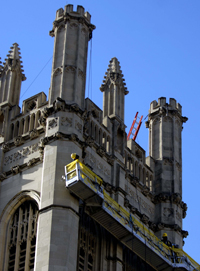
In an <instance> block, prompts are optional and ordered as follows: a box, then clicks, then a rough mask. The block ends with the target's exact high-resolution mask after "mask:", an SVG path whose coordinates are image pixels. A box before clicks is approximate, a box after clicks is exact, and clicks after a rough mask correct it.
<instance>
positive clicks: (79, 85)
mask: <svg viewBox="0 0 200 271" xmlns="http://www.w3.org/2000/svg"><path fill="white" fill-rule="evenodd" d="M90 19H91V16H90V14H89V13H88V12H85V11H84V8H83V7H81V6H78V7H77V12H73V5H67V6H66V7H65V10H63V9H59V10H58V11H57V13H56V19H55V21H54V23H53V29H52V31H50V35H51V36H52V37H55V40H54V53H53V65H52V75H51V87H50V91H49V103H50V104H52V103H53V102H54V101H55V100H56V98H57V97H60V98H62V99H63V100H65V101H66V102H67V103H71V104H72V103H76V104H78V105H79V106H80V107H81V108H82V109H84V101H85V81H86V64H87V51H88V41H89V40H90V39H91V38H92V31H93V30H94V29H95V26H94V25H92V24H91V23H90Z"/></svg>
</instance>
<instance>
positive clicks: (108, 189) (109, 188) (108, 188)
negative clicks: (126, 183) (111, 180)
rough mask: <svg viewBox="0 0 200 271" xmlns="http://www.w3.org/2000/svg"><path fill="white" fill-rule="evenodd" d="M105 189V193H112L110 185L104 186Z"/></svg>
mask: <svg viewBox="0 0 200 271" xmlns="http://www.w3.org/2000/svg"><path fill="white" fill-rule="evenodd" d="M105 189H106V191H107V192H109V193H112V191H113V187H112V185H110V184H108V183H107V184H106V185H105Z"/></svg>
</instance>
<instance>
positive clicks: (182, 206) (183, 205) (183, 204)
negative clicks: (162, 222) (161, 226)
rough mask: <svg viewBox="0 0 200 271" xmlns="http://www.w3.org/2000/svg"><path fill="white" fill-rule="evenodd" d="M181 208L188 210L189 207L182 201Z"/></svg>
mask: <svg viewBox="0 0 200 271" xmlns="http://www.w3.org/2000/svg"><path fill="white" fill-rule="evenodd" d="M181 208H182V209H183V210H184V211H187V209H188V207H187V204H186V203H185V202H183V201H182V202H181Z"/></svg>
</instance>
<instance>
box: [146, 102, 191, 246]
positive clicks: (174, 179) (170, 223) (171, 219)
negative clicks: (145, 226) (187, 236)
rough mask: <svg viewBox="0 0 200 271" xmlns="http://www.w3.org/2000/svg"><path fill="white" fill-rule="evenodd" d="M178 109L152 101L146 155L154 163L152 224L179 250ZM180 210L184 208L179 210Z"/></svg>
mask: <svg viewBox="0 0 200 271" xmlns="http://www.w3.org/2000/svg"><path fill="white" fill-rule="evenodd" d="M186 121H187V118H186V117H182V107H181V105H180V104H179V103H177V102H176V100H175V99H172V98H170V100H169V104H168V103H166V98H163V97H162V98H160V99H158V102H156V101H153V102H152V103H151V107H150V110H149V116H148V121H147V122H146V125H147V127H148V128H149V155H150V156H151V157H152V158H153V159H154V161H155V172H154V174H155V175H154V176H155V180H154V185H153V191H154V193H155V203H156V204H155V206H156V209H155V222H156V223H160V225H159V228H158V232H157V235H158V236H159V238H161V237H162V234H163V233H164V232H167V233H168V236H169V238H170V240H171V241H172V242H173V243H175V244H179V246H182V236H181V233H180V231H178V229H182V218H184V217H185V206H183V204H182V140H181V132H182V125H183V123H184V122H186ZM183 207H184V208H183Z"/></svg>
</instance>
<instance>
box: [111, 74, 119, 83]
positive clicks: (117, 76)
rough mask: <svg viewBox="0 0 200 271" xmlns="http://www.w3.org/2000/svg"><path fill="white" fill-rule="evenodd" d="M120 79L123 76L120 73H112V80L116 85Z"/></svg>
mask: <svg viewBox="0 0 200 271" xmlns="http://www.w3.org/2000/svg"><path fill="white" fill-rule="evenodd" d="M119 78H121V75H120V74H119V73H117V72H110V79H111V80H112V81H113V82H114V83H117V82H118V79H119Z"/></svg>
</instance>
